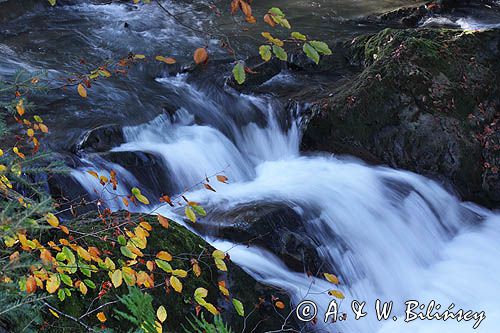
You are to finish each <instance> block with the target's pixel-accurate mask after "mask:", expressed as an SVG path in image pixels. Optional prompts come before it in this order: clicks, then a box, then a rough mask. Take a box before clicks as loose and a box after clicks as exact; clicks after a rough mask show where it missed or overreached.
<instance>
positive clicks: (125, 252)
mask: <svg viewBox="0 0 500 333" xmlns="http://www.w3.org/2000/svg"><path fill="white" fill-rule="evenodd" d="M120 252H121V253H122V254H123V255H124V256H125V257H127V258H130V259H135V258H136V255H135V254H133V253H132V251H130V249H129V248H128V247H126V246H122V247H120Z"/></svg>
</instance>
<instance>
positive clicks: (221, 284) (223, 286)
mask: <svg viewBox="0 0 500 333" xmlns="http://www.w3.org/2000/svg"><path fill="white" fill-rule="evenodd" d="M219 290H220V292H221V293H222V295H224V296H229V290H227V288H226V282H224V281H219Z"/></svg>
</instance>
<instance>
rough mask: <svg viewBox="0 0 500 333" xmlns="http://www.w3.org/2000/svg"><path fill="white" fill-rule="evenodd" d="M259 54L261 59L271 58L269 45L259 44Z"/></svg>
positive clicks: (267, 59)
mask: <svg viewBox="0 0 500 333" xmlns="http://www.w3.org/2000/svg"><path fill="white" fill-rule="evenodd" d="M259 54H260V56H261V57H262V60H264V61H269V60H271V57H272V54H271V46H269V45H261V46H260V47H259Z"/></svg>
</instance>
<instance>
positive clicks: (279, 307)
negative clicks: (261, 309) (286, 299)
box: [274, 301, 285, 310]
mask: <svg viewBox="0 0 500 333" xmlns="http://www.w3.org/2000/svg"><path fill="white" fill-rule="evenodd" d="M274 306H276V307H277V308H278V309H280V310H283V309H284V308H285V303H283V302H282V301H277V302H276V303H274Z"/></svg>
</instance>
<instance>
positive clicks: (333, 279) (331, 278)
mask: <svg viewBox="0 0 500 333" xmlns="http://www.w3.org/2000/svg"><path fill="white" fill-rule="evenodd" d="M323 275H324V276H325V279H326V280H327V281H328V282H330V283H333V284H339V278H338V277H336V276H335V275H333V274H330V273H323Z"/></svg>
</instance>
